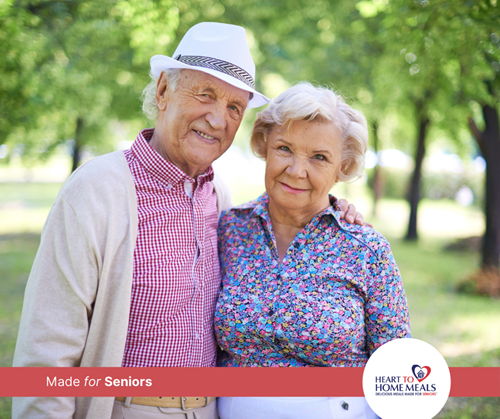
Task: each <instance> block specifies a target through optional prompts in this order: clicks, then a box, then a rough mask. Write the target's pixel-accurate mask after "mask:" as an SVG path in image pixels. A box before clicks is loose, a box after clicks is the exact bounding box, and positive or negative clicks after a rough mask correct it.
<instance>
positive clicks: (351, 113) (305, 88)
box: [250, 82, 368, 182]
mask: <svg viewBox="0 0 500 419" xmlns="http://www.w3.org/2000/svg"><path fill="white" fill-rule="evenodd" d="M316 118H319V119H324V120H327V121H332V122H333V123H334V124H335V126H336V127H337V128H338V130H339V132H340V135H341V154H342V155H341V160H340V173H339V174H338V176H337V180H339V181H341V182H345V181H347V180H351V179H355V178H357V177H360V176H361V175H362V173H363V168H364V164H365V153H366V149H367V146H368V129H367V126H366V119H365V116H364V115H363V114H362V113H361V112H360V111H357V110H355V109H353V108H351V107H350V106H349V105H347V104H346V103H345V102H344V99H343V98H342V96H340V95H339V94H337V93H335V92H333V91H332V90H330V89H328V88H326V87H314V86H313V85H311V84H310V83H306V82H302V83H299V84H296V85H295V86H292V87H291V88H290V89H288V90H287V91H285V92H283V93H282V94H281V95H279V96H278V97H277V98H276V99H273V100H272V101H271V102H270V103H269V105H268V107H267V108H266V109H264V110H263V111H262V112H260V113H258V114H257V119H256V121H255V123H254V126H253V131H252V136H251V139H250V147H251V149H252V151H253V152H254V154H255V155H257V156H258V157H260V158H262V159H264V160H265V158H266V156H267V138H268V136H269V134H270V133H271V131H272V129H273V127H274V126H276V125H277V126H283V127H288V128H289V127H290V124H291V123H292V122H293V121H297V120H307V121H312V120H314V119H316Z"/></svg>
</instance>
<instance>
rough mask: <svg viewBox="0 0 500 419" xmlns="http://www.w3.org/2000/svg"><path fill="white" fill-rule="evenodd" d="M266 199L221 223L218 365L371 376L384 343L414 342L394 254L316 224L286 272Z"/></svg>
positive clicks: (325, 221) (325, 216)
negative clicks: (369, 367) (364, 371)
mask: <svg viewBox="0 0 500 419" xmlns="http://www.w3.org/2000/svg"><path fill="white" fill-rule="evenodd" d="M268 200H269V198H268V196H267V194H266V193H264V194H263V195H262V196H260V197H259V198H258V199H256V200H255V201H252V202H248V203H246V204H243V205H241V206H239V207H236V208H233V209H231V210H229V211H227V212H226V213H225V214H224V215H223V216H222V218H221V220H220V222H219V232H218V234H219V254H220V260H221V272H222V290H221V293H220V296H219V301H218V303H217V308H216V311H215V333H216V337H217V340H218V343H219V345H220V347H221V349H222V352H221V354H220V357H219V365H220V366H223V367H224V366H226V367H242V366H264V367H270V366H346V367H362V366H365V364H366V362H367V360H368V358H369V357H370V355H371V354H372V353H373V352H374V351H375V350H376V349H377V348H378V347H379V346H381V345H382V344H384V343H385V342H388V341H391V340H393V339H397V338H404V337H410V319H409V314H408V305H407V302H406V295H405V292H404V289H403V283H402V282H401V276H400V274H399V270H398V267H397V266H396V262H395V261H394V257H393V256H392V253H391V249H390V246H389V244H388V243H387V241H386V240H385V239H384V237H383V236H382V235H380V234H379V233H377V232H376V231H375V230H373V229H372V228H370V227H367V226H363V227H362V226H359V225H353V224H348V223H346V222H344V221H343V220H341V219H340V207H339V206H338V205H337V203H336V199H335V198H334V197H333V196H330V202H331V204H332V205H331V206H330V207H328V208H327V209H325V210H324V211H323V212H321V213H320V214H318V215H316V217H314V218H313V219H312V220H311V222H310V223H309V224H307V225H306V226H305V227H304V228H303V229H302V231H300V232H299V233H298V234H297V236H296V237H295V239H294V240H293V241H292V243H291V244H290V247H289V249H288V251H287V253H286V255H285V257H284V259H283V261H282V262H281V263H280V260H279V257H278V251H277V247H276V240H275V237H274V233H273V229H272V225H271V220H270V217H269V213H268Z"/></svg>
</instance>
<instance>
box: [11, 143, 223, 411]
mask: <svg viewBox="0 0 500 419" xmlns="http://www.w3.org/2000/svg"><path fill="white" fill-rule="evenodd" d="M214 184H215V185H216V186H215V188H216V191H217V205H218V208H219V213H220V211H222V210H223V209H227V208H229V207H230V206H231V203H230V195H229V191H228V189H227V187H226V186H225V185H224V184H223V183H221V182H220V180H215V179H214ZM137 224H138V221H137V200H136V192H135V186H134V180H133V178H132V175H131V173H130V169H129V167H128V164H127V161H126V159H125V156H124V154H123V152H115V153H111V154H107V155H104V156H100V157H97V158H95V159H93V160H91V161H90V162H88V163H86V164H84V165H83V166H82V167H81V168H79V169H78V170H77V171H76V172H75V173H73V175H71V177H70V178H69V179H68V180H67V181H66V183H65V184H64V186H63V188H62V189H61V191H60V193H59V195H58V197H57V199H56V202H55V203H54V205H53V207H52V209H51V211H50V213H49V216H48V218H47V221H46V223H45V226H44V228H43V231H42V239H41V243H40V248H39V250H38V253H37V255H36V258H35V261H34V263H33V268H32V270H31V274H30V277H29V280H28V284H27V286H26V293H25V297H24V306H23V312H22V316H21V324H20V327H19V336H18V339H17V345H16V351H15V355H14V366H23V367H31V366H44V367H58V366H60V367H78V366H82V367H101V366H103V367H119V366H121V363H122V357H123V351H124V348H125V340H126V336H127V328H128V320H129V310H130V297H131V288H132V268H133V255H134V248H135V242H136V238H137ZM112 408H113V399H112V398H109V397H107V398H104V397H101V398H83V397H77V398H69V397H64V398H63V397H58V398H55V397H54V398H28V397H23V398H14V399H13V408H12V410H13V418H23V419H27V418H57V419H59V418H71V417H74V418H75V419H80V418H91V419H94V418H95V419H106V418H109V417H110V416H111V411H112Z"/></svg>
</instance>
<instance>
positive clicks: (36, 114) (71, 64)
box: [0, 0, 178, 170]
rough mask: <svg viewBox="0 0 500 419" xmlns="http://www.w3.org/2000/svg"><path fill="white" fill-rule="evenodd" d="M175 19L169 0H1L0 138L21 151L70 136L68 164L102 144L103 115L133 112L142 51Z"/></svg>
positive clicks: (105, 134) (144, 68) (123, 116)
mask: <svg viewBox="0 0 500 419" xmlns="http://www.w3.org/2000/svg"><path fill="white" fill-rule="evenodd" d="M177 25H178V16H177V12H176V9H175V8H174V6H173V3H172V1H170V0H158V1H152V0H150V1H137V0H132V1H118V2H100V1H95V0H94V1H85V0H74V1H67V2H54V1H17V2H14V1H12V0H10V1H8V2H6V3H5V2H4V3H3V4H2V7H1V8H0V39H2V40H7V41H8V42H7V43H3V42H2V47H1V48H2V51H1V52H2V53H3V54H2V56H3V57H4V58H3V61H1V60H2V59H1V58H0V63H1V67H0V73H1V74H2V77H1V79H2V81H3V83H1V84H0V92H1V96H2V100H3V101H4V102H3V103H1V109H2V113H1V116H0V134H1V138H0V142H5V141H6V140H8V139H9V138H10V140H11V141H12V142H13V143H22V144H24V150H25V152H24V157H25V158H29V157H30V155H31V156H33V155H38V154H39V152H40V151H44V152H45V155H47V154H49V153H50V152H51V151H52V150H53V149H54V148H55V146H56V145H57V144H59V143H60V142H61V140H66V139H69V138H72V139H73V144H74V145H73V164H72V169H73V170H74V169H75V168H76V167H77V166H78V163H79V161H80V157H81V151H82V149H83V148H89V147H92V148H94V149H96V150H97V151H98V152H103V151H106V150H109V149H110V148H112V141H111V140H112V138H111V136H110V132H109V121H110V120H113V119H120V120H127V119H138V118H139V119H140V118H141V114H140V103H139V100H138V96H139V95H140V92H141V91H142V88H143V87H144V85H145V84H146V81H147V78H146V75H147V72H148V68H149V58H150V57H151V55H153V53H157V52H158V51H161V49H162V48H164V46H165V45H166V44H168V43H170V42H171V41H172V40H173V34H174V31H175V29H176V28H177ZM146 57H147V58H146ZM42 140H45V142H44V141H42Z"/></svg>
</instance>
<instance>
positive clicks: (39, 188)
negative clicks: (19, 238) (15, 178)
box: [0, 183, 61, 234]
mask: <svg viewBox="0 0 500 419" xmlns="http://www.w3.org/2000/svg"><path fill="white" fill-rule="evenodd" d="M59 189H61V184H60V183H0V234H8V233H20V232H21V233H37V232H40V231H41V230H42V226H43V224H44V222H45V219H46V218H47V214H48V213H49V210H50V207H51V206H52V204H53V203H54V200H55V199H56V196H57V194H58V192H59Z"/></svg>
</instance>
